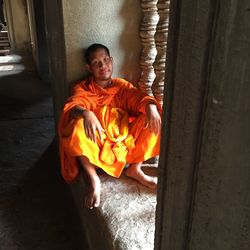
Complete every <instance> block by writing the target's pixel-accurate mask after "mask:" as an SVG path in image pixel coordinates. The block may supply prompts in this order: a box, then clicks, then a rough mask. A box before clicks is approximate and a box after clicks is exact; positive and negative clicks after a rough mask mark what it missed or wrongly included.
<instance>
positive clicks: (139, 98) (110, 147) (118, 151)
mask: <svg viewBox="0 0 250 250" xmlns="http://www.w3.org/2000/svg"><path fill="white" fill-rule="evenodd" d="M148 103H154V104H156V105H157V107H158V110H161V107H160V105H159V104H158V103H157V101H156V100H155V99H154V98H153V97H150V96H148V95H146V94H145V93H142V92H141V91H140V90H138V89H137V88H135V87H134V86H133V85H132V84H131V83H129V82H127V81H125V80H123V79H120V78H115V79H112V84H111V86H108V87H106V88H101V87H99V86H98V85H97V84H96V83H95V82H94V81H93V79H92V78H88V79H87V80H84V81H82V82H80V83H78V84H76V85H75V87H74V88H73V95H72V96H71V97H70V98H69V99H68V100H67V102H66V104H65V106H64V110H63V113H62V116H61V119H60V122H59V138H60V159H61V173H62V176H63V178H64V179H65V180H66V181H67V182H72V181H74V180H75V179H76V177H77V175H78V163H77V157H78V156H82V155H84V156H86V157H87V158H88V159H89V161H90V162H91V163H92V164H94V165H95V166H96V167H97V168H101V169H103V170H104V171H105V172H106V173H108V174H109V175H111V176H114V177H119V176H120V175H121V172H122V170H123V168H124V166H125V164H126V163H137V162H142V161H145V160H147V159H149V158H151V157H154V156H157V155H158V154H159V148H160V136H159V135H156V134H154V133H150V131H149V130H148V129H147V128H144V124H145V107H146V105H147V104H148ZM76 105H79V106H81V107H83V108H85V109H88V110H91V111H93V112H94V113H95V115H96V116H97V118H98V120H99V121H100V123H101V125H102V127H103V128H104V130H105V132H103V136H102V140H100V138H99V136H98V135H97V136H96V137H97V142H96V143H94V142H93V141H91V140H90V139H89V138H87V136H86V135H85V131H84V119H83V118H78V119H73V118H71V117H70V111H71V110H72V108H74V107H75V106H76Z"/></svg>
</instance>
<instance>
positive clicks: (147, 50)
mask: <svg viewBox="0 0 250 250" xmlns="http://www.w3.org/2000/svg"><path fill="white" fill-rule="evenodd" d="M156 4H157V0H141V8H142V12H143V19H142V23H141V28H140V39H141V45H142V52H141V57H140V66H141V78H140V80H139V83H138V84H139V87H140V89H141V90H142V91H144V92H146V93H147V94H149V95H152V89H151V87H152V84H153V81H154V78H155V73H154V67H153V63H154V60H155V57H156V54H157V50H156V47H155V40H154V35H155V32H156V25H157V23H158V20H159V15H158V13H157V6H156Z"/></svg>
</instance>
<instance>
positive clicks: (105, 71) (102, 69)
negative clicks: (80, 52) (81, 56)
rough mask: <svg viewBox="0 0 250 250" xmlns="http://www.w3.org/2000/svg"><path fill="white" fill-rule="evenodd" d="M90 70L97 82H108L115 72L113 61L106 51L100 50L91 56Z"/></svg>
mask: <svg viewBox="0 0 250 250" xmlns="http://www.w3.org/2000/svg"><path fill="white" fill-rule="evenodd" d="M87 66H88V70H89V71H90V72H91V73H92V74H93V76H94V79H95V81H96V82H97V83H98V81H107V80H110V79H111V76H112V72H113V59H112V57H110V56H109V55H108V54H107V52H106V50H105V49H98V50H96V51H95V52H94V53H92V54H91V55H90V64H88V65H87Z"/></svg>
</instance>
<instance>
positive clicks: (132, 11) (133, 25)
mask: <svg viewBox="0 0 250 250" xmlns="http://www.w3.org/2000/svg"><path fill="white" fill-rule="evenodd" d="M119 15H120V17H121V18H122V19H123V21H124V29H123V31H122V34H121V37H120V46H121V49H122V50H123V51H124V52H125V53H124V59H123V63H122V64H121V69H122V70H121V71H122V73H123V75H125V76H126V79H127V80H128V81H131V82H132V83H133V84H137V82H138V81H139V79H140V65H139V58H140V52H141V46H140V37H139V28H140V21H141V10H140V5H139V3H138V8H136V6H135V1H134V0H127V1H124V4H123V7H122V8H121V10H120V13H119Z"/></svg>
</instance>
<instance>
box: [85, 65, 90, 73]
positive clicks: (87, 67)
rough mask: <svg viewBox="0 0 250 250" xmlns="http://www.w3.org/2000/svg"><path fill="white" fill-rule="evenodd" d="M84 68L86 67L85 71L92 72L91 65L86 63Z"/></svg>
mask: <svg viewBox="0 0 250 250" xmlns="http://www.w3.org/2000/svg"><path fill="white" fill-rule="evenodd" d="M85 68H86V70H87V71H89V72H90V73H92V70H91V67H90V65H89V64H86V65H85Z"/></svg>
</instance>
